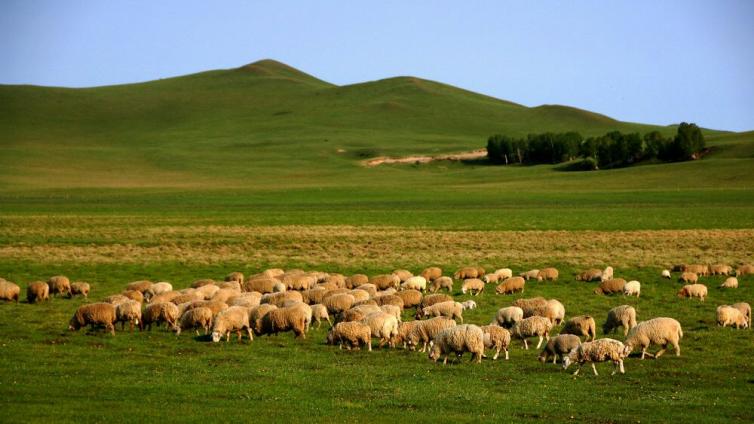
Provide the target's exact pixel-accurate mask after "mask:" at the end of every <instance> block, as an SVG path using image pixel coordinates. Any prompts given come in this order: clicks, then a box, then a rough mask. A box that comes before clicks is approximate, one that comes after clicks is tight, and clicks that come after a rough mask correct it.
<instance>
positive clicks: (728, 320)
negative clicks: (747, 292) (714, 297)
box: [717, 305, 749, 328]
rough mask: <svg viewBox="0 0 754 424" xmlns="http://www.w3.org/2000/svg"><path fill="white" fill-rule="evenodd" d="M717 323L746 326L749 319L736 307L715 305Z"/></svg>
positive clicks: (738, 326) (737, 326)
mask: <svg viewBox="0 0 754 424" xmlns="http://www.w3.org/2000/svg"><path fill="white" fill-rule="evenodd" d="M717 325H720V326H723V327H725V326H728V325H730V326H731V327H733V326H735V327H736V328H747V327H748V326H749V321H748V320H747V319H746V317H745V316H744V314H743V313H741V311H739V310H738V309H736V308H734V307H732V306H728V305H720V306H718V307H717Z"/></svg>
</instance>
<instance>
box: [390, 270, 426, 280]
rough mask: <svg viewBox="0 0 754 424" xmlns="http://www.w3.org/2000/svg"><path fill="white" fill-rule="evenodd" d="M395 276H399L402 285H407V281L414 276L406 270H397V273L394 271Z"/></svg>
mask: <svg viewBox="0 0 754 424" xmlns="http://www.w3.org/2000/svg"><path fill="white" fill-rule="evenodd" d="M393 274H395V275H397V276H398V278H399V279H400V280H401V283H405V282H406V281H408V279H409V278H411V277H413V276H414V274H413V273H412V272H411V271H409V270H406V269H396V270H395V271H393ZM422 278H423V277H422ZM425 282H426V279H425Z"/></svg>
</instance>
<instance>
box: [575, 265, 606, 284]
mask: <svg viewBox="0 0 754 424" xmlns="http://www.w3.org/2000/svg"><path fill="white" fill-rule="evenodd" d="M576 281H586V282H590V281H602V270H601V269H597V268H591V269H587V270H586V271H583V272H581V273H579V274H578V275H577V276H576Z"/></svg>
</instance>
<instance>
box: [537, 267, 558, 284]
mask: <svg viewBox="0 0 754 424" xmlns="http://www.w3.org/2000/svg"><path fill="white" fill-rule="evenodd" d="M557 279H558V270H557V269H555V268H545V269H541V270H540V271H539V272H538V273H537V281H557Z"/></svg>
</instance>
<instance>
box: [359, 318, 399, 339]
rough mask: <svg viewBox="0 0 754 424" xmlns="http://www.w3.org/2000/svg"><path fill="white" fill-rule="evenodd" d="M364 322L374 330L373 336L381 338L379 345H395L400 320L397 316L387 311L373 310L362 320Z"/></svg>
mask: <svg viewBox="0 0 754 424" xmlns="http://www.w3.org/2000/svg"><path fill="white" fill-rule="evenodd" d="M361 322H362V323H364V324H366V325H368V326H369V328H370V329H371V331H372V337H376V338H378V339H380V343H379V347H382V346H384V345H385V344H387V345H388V346H389V347H395V346H394V345H393V343H392V340H393V339H394V338H395V337H396V336H397V335H398V320H397V319H395V316H393V315H391V314H388V313H385V312H382V311H380V312H373V313H371V314H369V315H367V316H366V317H364V318H363V319H362V320H361Z"/></svg>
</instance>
